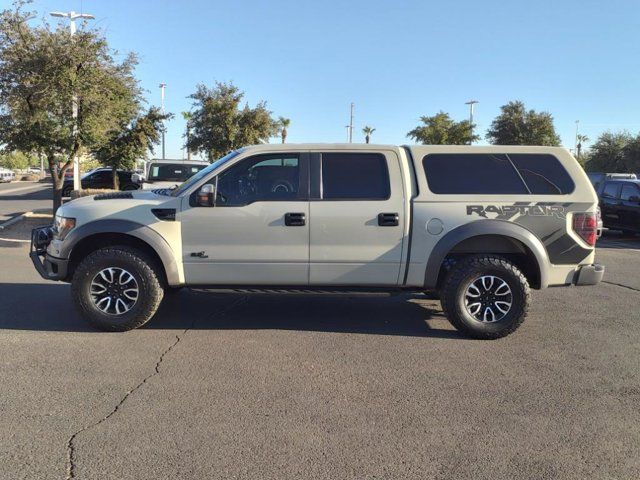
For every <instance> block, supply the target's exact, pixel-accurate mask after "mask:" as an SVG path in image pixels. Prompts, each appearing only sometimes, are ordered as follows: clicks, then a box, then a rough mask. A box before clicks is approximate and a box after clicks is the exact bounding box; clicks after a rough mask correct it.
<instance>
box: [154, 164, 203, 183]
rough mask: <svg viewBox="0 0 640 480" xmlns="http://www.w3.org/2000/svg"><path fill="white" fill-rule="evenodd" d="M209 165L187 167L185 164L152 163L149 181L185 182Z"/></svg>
mask: <svg viewBox="0 0 640 480" xmlns="http://www.w3.org/2000/svg"><path fill="white" fill-rule="evenodd" d="M206 166H207V165H185V164H184V163H152V164H151V165H149V177H148V178H147V180H150V181H156V182H184V181H185V180H187V179H188V178H190V177H191V176H192V175H194V174H196V173H198V172H199V171H200V170H202V169H203V168H205V167H206Z"/></svg>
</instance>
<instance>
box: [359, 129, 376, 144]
mask: <svg viewBox="0 0 640 480" xmlns="http://www.w3.org/2000/svg"><path fill="white" fill-rule="evenodd" d="M375 131H376V129H375V128H371V127H369V126H367V127H364V128H363V129H362V133H364V141H365V142H367V143H369V140H371V135H373V132H375Z"/></svg>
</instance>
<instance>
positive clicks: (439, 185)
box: [422, 153, 528, 195]
mask: <svg viewBox="0 0 640 480" xmlns="http://www.w3.org/2000/svg"><path fill="white" fill-rule="evenodd" d="M422 165H423V167H424V170H425V173H426V175H427V183H428V184H429V189H430V190H431V191H432V192H433V193H439V194H452V195H453V194H489V195H491V194H503V195H504V194H527V193H528V192H527V188H526V187H525V185H524V183H523V182H522V179H521V178H520V176H519V175H518V172H516V170H515V169H514V168H513V165H511V162H509V160H508V159H507V157H506V155H494V154H480V153H462V154H457V153H437V154H430V155H426V156H425V157H424V158H423V159H422Z"/></svg>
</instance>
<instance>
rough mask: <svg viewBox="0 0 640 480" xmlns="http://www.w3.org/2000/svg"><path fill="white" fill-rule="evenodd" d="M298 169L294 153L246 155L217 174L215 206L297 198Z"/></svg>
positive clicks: (298, 184) (298, 185)
mask: <svg viewBox="0 0 640 480" xmlns="http://www.w3.org/2000/svg"><path fill="white" fill-rule="evenodd" d="M299 190H300V169H299V164H298V157H297V155H291V154H274V155H259V156H255V157H249V158H247V159H245V160H242V161H240V162H238V163H237V164H235V165H233V166H231V167H229V168H228V169H227V170H225V171H224V172H222V173H221V174H220V175H219V176H218V195H217V199H216V205H217V206H241V205H248V204H250V203H253V202H260V201H265V202H269V201H271V202H273V201H286V200H297V199H298V192H299Z"/></svg>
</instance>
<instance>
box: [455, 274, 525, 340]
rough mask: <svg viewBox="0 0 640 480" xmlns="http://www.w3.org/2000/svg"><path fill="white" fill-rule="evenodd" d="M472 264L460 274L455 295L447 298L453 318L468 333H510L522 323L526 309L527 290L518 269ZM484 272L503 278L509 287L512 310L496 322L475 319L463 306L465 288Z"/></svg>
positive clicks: (490, 336) (490, 335)
mask: <svg viewBox="0 0 640 480" xmlns="http://www.w3.org/2000/svg"><path fill="white" fill-rule="evenodd" d="M472 265H473V266H472V268H469V269H468V270H467V271H466V272H464V273H462V274H461V275H460V277H459V280H458V282H457V285H455V286H454V289H453V290H454V291H453V292H452V293H453V297H454V298H451V299H450V304H451V305H452V307H453V309H454V311H453V312H451V313H452V314H453V315H454V316H455V317H456V321H457V322H460V323H461V324H462V325H461V326H462V327H463V328H464V330H466V331H467V332H468V333H472V334H478V335H479V336H480V337H482V338H497V337H499V336H502V335H503V334H505V332H506V333H510V332H511V331H513V330H515V329H516V328H517V327H518V326H519V325H520V324H521V323H522V321H523V319H524V316H525V315H526V311H527V308H528V294H529V289H528V284H527V283H526V280H524V278H523V277H522V274H521V273H520V272H519V271H517V270H516V271H512V270H510V269H509V268H505V267H502V266H498V265H491V266H485V265H478V264H472ZM484 275H493V276H495V277H498V278H500V279H502V280H504V281H505V282H506V283H507V285H508V286H509V288H510V289H511V294H512V305H511V310H509V312H508V313H507V314H506V315H505V316H504V317H503V318H501V319H500V320H498V321H496V322H480V321H479V320H476V319H475V318H474V317H473V315H471V314H470V313H469V312H468V311H467V307H466V305H465V294H466V291H467V288H468V287H469V285H470V284H471V283H472V282H474V281H475V280H477V279H478V278H479V277H481V276H484ZM523 280H524V281H523ZM485 336H486V337H485Z"/></svg>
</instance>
